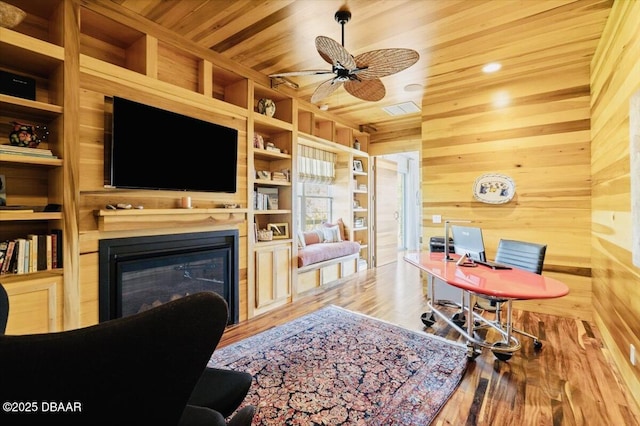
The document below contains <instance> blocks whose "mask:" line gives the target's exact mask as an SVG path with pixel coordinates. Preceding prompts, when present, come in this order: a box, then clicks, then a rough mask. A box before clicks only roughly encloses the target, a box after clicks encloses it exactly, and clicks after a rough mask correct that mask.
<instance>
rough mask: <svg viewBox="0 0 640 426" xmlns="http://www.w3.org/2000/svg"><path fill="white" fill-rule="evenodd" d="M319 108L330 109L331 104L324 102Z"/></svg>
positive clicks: (321, 109)
mask: <svg viewBox="0 0 640 426" xmlns="http://www.w3.org/2000/svg"><path fill="white" fill-rule="evenodd" d="M318 108H319V109H320V111H327V110H328V109H329V104H322V105H320V106H319V107H318Z"/></svg>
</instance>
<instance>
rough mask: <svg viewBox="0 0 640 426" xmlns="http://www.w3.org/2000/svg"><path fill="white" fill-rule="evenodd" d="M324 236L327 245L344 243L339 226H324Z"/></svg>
mask: <svg viewBox="0 0 640 426" xmlns="http://www.w3.org/2000/svg"><path fill="white" fill-rule="evenodd" d="M321 229H322V234H323V235H324V242H325V243H339V242H340V241H342V236H341V235H340V228H339V227H338V225H336V226H323V227H322V228H321Z"/></svg>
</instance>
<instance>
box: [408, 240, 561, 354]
mask: <svg viewBox="0 0 640 426" xmlns="http://www.w3.org/2000/svg"><path fill="white" fill-rule="evenodd" d="M404 260H405V261H406V262H408V263H410V264H412V265H415V266H417V267H418V268H420V270H422V271H424V272H426V273H427V274H428V282H427V284H428V286H427V289H428V305H429V307H430V308H431V315H429V313H427V314H426V318H427V321H426V322H425V321H423V322H425V324H427V323H428V322H429V321H432V322H431V323H432V324H433V322H435V317H433V314H435V315H437V316H438V317H440V318H441V319H443V320H445V321H446V322H447V323H449V324H450V325H451V326H454V327H458V329H459V331H460V333H462V334H463V335H464V336H465V337H466V339H467V348H468V353H467V356H468V357H469V358H475V357H476V356H477V355H478V354H479V353H480V352H479V349H480V348H482V347H484V348H491V350H492V351H493V353H494V355H495V356H496V357H497V358H498V359H501V360H503V361H506V360H507V359H509V358H510V357H511V355H512V354H513V353H514V352H515V351H517V350H519V349H520V346H521V345H520V342H519V341H518V339H516V338H515V337H514V336H513V335H512V320H511V316H512V315H511V302H512V301H513V300H528V299H552V298H556V297H562V296H565V295H567V294H568V293H569V288H568V287H567V286H566V285H565V284H564V283H562V282H560V281H558V280H555V279H553V278H549V277H545V276H543V275H538V274H535V273H533V272H528V271H524V270H521V269H517V268H513V269H491V268H489V267H486V266H482V265H478V266H476V267H465V266H458V265H456V262H455V261H453V262H451V261H449V262H446V261H445V260H444V253H430V252H409V253H407V254H405V256H404ZM434 277H435V278H439V279H440V280H442V281H444V282H446V283H447V284H449V285H450V286H453V287H456V288H459V289H460V290H461V298H460V299H461V300H460V304H459V305H458V306H459V308H460V311H459V312H458V313H457V314H455V315H454V316H453V317H452V318H449V317H448V316H447V315H446V314H445V313H443V312H442V311H441V310H440V308H438V307H437V304H436V303H435V302H434V301H435V300H437V299H436V295H435V287H434V283H433V281H434ZM478 296H480V297H483V298H486V299H489V300H492V299H493V300H498V301H501V302H505V304H506V305H507V315H506V321H505V323H504V324H502V323H501V321H500V323H498V322H495V321H490V320H487V319H486V318H484V317H482V315H480V314H478V313H477V312H475V311H474V309H473V307H474V306H475V304H476V298H477V297H478ZM423 317H425V315H423ZM467 318H469V319H470V320H466V319H467ZM465 322H466V330H465V328H463V327H462V325H463V324H464V323H465ZM482 327H491V328H493V329H495V330H497V331H498V332H499V333H500V334H501V335H502V337H503V340H501V341H497V342H488V341H486V340H484V339H482V338H480V337H479V336H478V334H477V333H476V332H475V331H476V330H477V329H478V328H482Z"/></svg>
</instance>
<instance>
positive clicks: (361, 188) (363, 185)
mask: <svg viewBox="0 0 640 426" xmlns="http://www.w3.org/2000/svg"><path fill="white" fill-rule="evenodd" d="M358 191H365V192H366V191H367V185H365V184H364V183H361V184H360V186H358Z"/></svg>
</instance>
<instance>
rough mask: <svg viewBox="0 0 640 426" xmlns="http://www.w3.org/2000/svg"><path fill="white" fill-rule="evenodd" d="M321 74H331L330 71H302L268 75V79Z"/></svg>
mask: <svg viewBox="0 0 640 426" xmlns="http://www.w3.org/2000/svg"><path fill="white" fill-rule="evenodd" d="M321 74H333V71H331V70H303V71H291V72H279V73H276V74H269V77H295V76H299V75H321Z"/></svg>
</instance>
